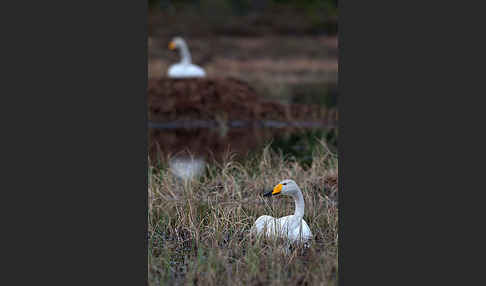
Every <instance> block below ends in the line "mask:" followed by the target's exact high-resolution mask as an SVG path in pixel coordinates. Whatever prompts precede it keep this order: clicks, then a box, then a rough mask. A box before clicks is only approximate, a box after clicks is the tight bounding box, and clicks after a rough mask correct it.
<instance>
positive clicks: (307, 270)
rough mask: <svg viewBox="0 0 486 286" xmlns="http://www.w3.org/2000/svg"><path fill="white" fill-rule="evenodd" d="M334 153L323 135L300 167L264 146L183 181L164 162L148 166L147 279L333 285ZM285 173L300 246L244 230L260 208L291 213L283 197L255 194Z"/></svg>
mask: <svg viewBox="0 0 486 286" xmlns="http://www.w3.org/2000/svg"><path fill="white" fill-rule="evenodd" d="M337 167H338V160H337V156H336V155H335V154H333V153H332V152H331V151H330V150H329V149H328V148H327V147H326V144H325V143H324V142H320V146H319V148H316V149H315V151H314V153H313V156H312V163H311V164H310V166H308V167H305V168H304V167H302V166H301V165H300V163H299V162H298V161H296V160H289V159H288V158H285V157H284V156H283V155H282V154H279V153H277V152H275V151H273V150H272V149H271V148H270V147H266V148H264V149H263V150H262V151H261V152H260V153H259V154H258V155H257V156H252V157H251V158H249V159H248V160H247V161H245V162H244V163H241V162H237V161H235V160H234V157H233V156H232V155H231V154H230V153H228V156H225V159H224V160H222V161H219V162H211V164H208V165H207V166H206V170H205V174H204V175H202V176H201V177H199V178H197V179H195V180H192V181H187V182H182V181H180V180H178V179H177V178H175V177H174V175H173V174H172V173H171V172H170V171H169V170H168V164H166V163H164V162H158V163H157V165H156V166H150V167H149V187H148V193H149V213H148V222H149V223H148V225H149V229H148V234H149V235H148V245H149V248H148V264H149V271H148V272H149V273H148V280H149V285H167V284H170V285H172V284H177V285H181V284H184V285H185V284H194V283H195V284H197V285H230V284H231V285H263V284H265V285H282V284H283V285H314V284H316V285H317V284H318V285H337V272H338V263H337V257H338V253H337V249H338V239H337V235H338V205H337V204H338V202H337V176H338V173H337ZM287 178H291V179H293V180H295V181H296V182H297V184H298V185H299V187H300V188H301V189H302V191H303V194H304V199H305V205H306V209H305V216H304V219H305V220H306V222H307V223H308V224H309V227H310V228H311V230H312V232H313V234H314V239H313V241H312V243H311V246H310V247H309V248H307V249H305V248H302V247H299V246H298V245H296V246H293V247H292V248H291V249H290V250H288V248H287V249H285V248H286V246H285V243H284V242H283V241H282V240H277V241H265V240H259V239H257V238H255V237H253V236H251V235H250V228H251V226H252V225H253V223H254V222H255V220H256V219H257V218H258V217H259V216H261V215H264V214H266V215H271V216H274V217H281V216H285V215H289V214H292V213H293V212H294V202H293V200H292V199H291V198H287V197H279V198H272V199H264V198H263V197H261V194H262V192H263V190H264V189H269V188H271V187H273V186H274V185H275V184H277V183H278V182H279V181H281V180H283V179H287Z"/></svg>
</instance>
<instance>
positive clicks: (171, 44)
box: [169, 41, 176, 50]
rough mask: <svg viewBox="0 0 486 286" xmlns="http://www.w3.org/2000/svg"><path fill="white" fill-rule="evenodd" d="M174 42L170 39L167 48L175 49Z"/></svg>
mask: <svg viewBox="0 0 486 286" xmlns="http://www.w3.org/2000/svg"><path fill="white" fill-rule="evenodd" d="M175 48H176V44H175V43H174V42H173V41H172V42H170V43H169V50H175Z"/></svg>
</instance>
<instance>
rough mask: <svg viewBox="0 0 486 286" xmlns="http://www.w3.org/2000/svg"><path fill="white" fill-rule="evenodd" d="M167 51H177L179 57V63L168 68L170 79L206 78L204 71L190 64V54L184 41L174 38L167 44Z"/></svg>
mask: <svg viewBox="0 0 486 286" xmlns="http://www.w3.org/2000/svg"><path fill="white" fill-rule="evenodd" d="M169 49H171V50H175V49H179V52H180V55H181V61H180V62H179V63H177V64H173V65H171V66H170V67H169V70H168V72H167V74H168V76H169V77H170V78H192V77H205V76H206V72H205V71H204V69H202V68H201V67H199V66H197V65H194V64H192V62H191V54H190V53H189V48H188V47H187V44H186V42H185V41H184V39H182V38H180V37H175V38H174V39H172V41H171V42H170V43H169Z"/></svg>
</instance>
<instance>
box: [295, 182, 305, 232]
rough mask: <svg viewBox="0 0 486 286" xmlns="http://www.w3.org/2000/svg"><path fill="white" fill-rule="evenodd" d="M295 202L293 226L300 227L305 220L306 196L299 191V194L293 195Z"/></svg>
mask: <svg viewBox="0 0 486 286" xmlns="http://www.w3.org/2000/svg"><path fill="white" fill-rule="evenodd" d="M293 198H294V201H295V212H294V216H293V222H292V224H293V225H296V226H299V225H300V223H301V222H302V219H303V218H304V208H305V205H304V196H303V195H302V192H301V191H300V189H297V193H296V194H294V195H293Z"/></svg>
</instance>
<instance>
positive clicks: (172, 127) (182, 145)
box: [149, 120, 337, 177]
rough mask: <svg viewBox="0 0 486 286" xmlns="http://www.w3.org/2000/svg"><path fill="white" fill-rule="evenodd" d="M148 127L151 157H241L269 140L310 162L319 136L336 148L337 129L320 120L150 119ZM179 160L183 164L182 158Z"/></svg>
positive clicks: (298, 157)
mask: <svg viewBox="0 0 486 286" xmlns="http://www.w3.org/2000/svg"><path fill="white" fill-rule="evenodd" d="M149 127H150V128H149V154H150V155H151V158H152V160H156V159H157V158H158V156H159V157H162V158H167V156H171V155H172V156H174V155H177V156H179V158H189V155H191V156H193V157H194V158H198V159H197V160H205V159H216V160H219V159H222V158H223V157H224V156H225V155H227V154H228V151H230V152H232V153H233V154H235V155H236V159H238V158H245V157H246V156H248V155H250V154H252V153H253V152H255V151H257V150H261V148H263V147H264V146H265V145H267V144H270V147H271V148H272V149H274V150H275V151H279V152H280V151H281V152H282V154H283V155H284V156H288V157H294V158H296V159H298V160H301V161H305V162H311V161H312V152H313V150H314V149H315V147H316V146H317V144H320V143H319V140H322V141H325V142H326V143H327V144H328V146H329V148H330V149H331V151H337V129H336V128H335V126H323V125H322V124H321V123H319V122H294V123H288V122H279V121H264V122H259V123H257V124H253V125H250V123H249V122H245V121H235V122H230V123H229V124H228V125H226V126H219V125H218V124H217V123H216V122H211V121H203V120H194V121H174V122H165V123H150V124H149ZM187 160H189V159H187ZM197 160H196V161H195V162H198V161H197ZM192 162H194V160H192ZM178 164H179V165H180V164H181V163H180V161H179V163H178ZM197 164H199V163H197ZM191 168H192V167H191ZM191 172H192V171H191ZM184 176H185V175H180V177H184Z"/></svg>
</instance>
